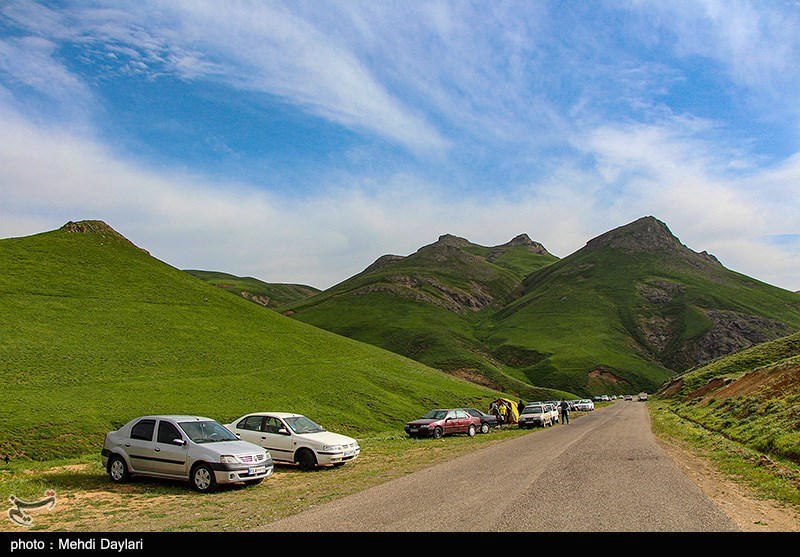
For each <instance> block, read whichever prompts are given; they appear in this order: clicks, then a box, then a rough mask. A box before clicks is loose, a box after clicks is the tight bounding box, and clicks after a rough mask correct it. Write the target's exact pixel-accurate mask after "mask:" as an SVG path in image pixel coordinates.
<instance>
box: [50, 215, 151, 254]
mask: <svg viewBox="0 0 800 557" xmlns="http://www.w3.org/2000/svg"><path fill="white" fill-rule="evenodd" d="M59 230H63V231H65V232H69V233H71V234H99V235H101V236H103V237H107V236H108V237H111V238H116V239H117V240H121V241H122V242H124V243H128V244H130V245H132V246H134V247H136V248H137V249H139V250H141V251H143V252H144V253H147V254H148V255H149V253H150V252H148V251H147V250H146V249H142V248H140V247H139V246H137V245H136V244H134V243H133V242H131V241H130V240H128V239H127V238H126V237H125V236H123V235H122V234H120V233H119V232H117V231H116V230H114V229H113V228H111V227H110V226H109V225H108V224H106V223H105V222H104V221H102V220H79V221H69V222H68V223H67V224H65V225H64V226H62V227H61V228H60V229H59Z"/></svg>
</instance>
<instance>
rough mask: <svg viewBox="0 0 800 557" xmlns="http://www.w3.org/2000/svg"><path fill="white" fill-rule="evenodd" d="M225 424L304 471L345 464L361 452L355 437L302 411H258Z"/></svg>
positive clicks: (273, 455)
mask: <svg viewBox="0 0 800 557" xmlns="http://www.w3.org/2000/svg"><path fill="white" fill-rule="evenodd" d="M225 427H227V428H228V429H230V430H231V431H232V432H233V433H235V434H236V435H238V436H239V437H241V439H243V440H244V441H249V442H251V443H255V444H257V445H260V446H261V447H263V448H265V449H267V450H268V451H269V452H270V454H271V455H272V458H273V459H275V461H278V462H288V463H297V464H299V465H300V468H301V469H302V470H311V469H312V468H314V467H315V466H327V465H332V466H341V465H342V464H344V463H346V462H348V461H351V460H354V459H355V458H357V457H358V455H359V454H360V453H361V447H359V446H358V441H356V440H355V439H353V438H352V437H347V436H344V435H340V434H338V433H332V432H330V431H326V430H325V429H324V428H323V427H322V426H320V425H319V424H316V423H314V422H313V421H312V420H310V419H309V418H307V417H305V416H303V415H301V414H292V413H290V412H254V413H252V414H247V415H245V416H242V417H241V418H239V419H238V420H234V421H233V422H231V423H230V424H227V425H226V426H225Z"/></svg>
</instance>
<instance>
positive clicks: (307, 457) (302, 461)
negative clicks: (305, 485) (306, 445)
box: [295, 449, 317, 471]
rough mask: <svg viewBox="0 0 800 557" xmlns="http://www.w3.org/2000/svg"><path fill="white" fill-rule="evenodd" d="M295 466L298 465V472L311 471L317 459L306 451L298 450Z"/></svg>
mask: <svg viewBox="0 0 800 557" xmlns="http://www.w3.org/2000/svg"><path fill="white" fill-rule="evenodd" d="M295 459H296V460H297V464H299V465H300V470H305V471H308V470H313V469H314V466H316V465H317V457H315V456H314V453H312V452H311V451H309V450H308V449H300V450H299V451H298V452H297V456H296V457H295Z"/></svg>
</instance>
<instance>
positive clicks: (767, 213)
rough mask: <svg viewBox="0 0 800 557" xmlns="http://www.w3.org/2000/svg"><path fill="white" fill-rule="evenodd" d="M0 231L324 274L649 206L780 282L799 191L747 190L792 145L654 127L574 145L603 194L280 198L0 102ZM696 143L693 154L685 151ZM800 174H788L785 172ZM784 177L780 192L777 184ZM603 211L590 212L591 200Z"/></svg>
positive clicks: (351, 191)
mask: <svg viewBox="0 0 800 557" xmlns="http://www.w3.org/2000/svg"><path fill="white" fill-rule="evenodd" d="M0 121H2V122H3V129H4V134H5V135H4V136H5V137H6V139H7V140H6V141H3V142H2V143H0V235H2V236H4V237H5V236H19V235H25V234H30V233H35V232H40V231H43V230H46V229H53V228H57V227H58V226H61V225H62V224H63V223H65V222H67V221H68V220H78V219H84V218H98V219H102V220H105V221H106V222H108V223H109V224H110V225H111V226H113V227H115V228H116V229H117V230H118V231H120V232H121V233H123V234H125V235H126V236H127V237H128V238H130V239H131V240H132V241H134V242H135V243H136V244H138V245H139V246H141V247H143V248H145V249H147V250H149V251H150V252H151V253H152V254H153V255H154V256H155V257H158V258H159V259H162V260H164V261H166V262H167V263H170V264H171V265H174V266H177V267H179V268H201V269H208V270H221V271H226V272H231V273H234V274H239V275H250V276H256V277H258V278H261V279H263V280H267V281H272V282H300V283H306V284H311V285H313V286H317V287H323V288H324V287H328V286H331V285H332V284H334V283H336V282H339V281H341V280H344V279H345V278H347V277H349V276H351V275H353V274H355V273H358V272H360V271H361V270H363V268H364V267H366V266H367V265H369V264H370V263H371V262H372V261H373V260H374V259H376V258H377V257H379V256H380V255H383V254H385V253H396V254H400V255H406V254H408V253H411V252H413V251H415V250H416V249H418V248H419V247H421V246H422V245H425V244H429V243H431V242H433V241H435V239H436V238H437V237H438V236H439V235H441V234H445V233H452V234H457V235H460V236H464V237H467V238H468V239H470V240H472V241H473V242H476V243H479V244H483V245H496V244H500V243H504V242H506V241H508V240H510V239H511V238H512V237H513V236H515V235H517V234H520V233H523V232H525V233H528V234H529V235H530V236H531V237H532V238H533V239H534V240H537V241H540V242H542V243H543V244H544V245H545V246H546V247H547V248H548V249H549V250H550V251H551V252H553V253H555V254H556V255H559V256H562V257H563V256H566V255H569V253H572V252H573V251H575V250H577V249H579V248H581V247H582V246H583V245H584V243H585V242H586V241H587V240H588V239H590V238H591V237H593V236H596V235H597V234H600V233H602V232H605V231H606V230H609V229H611V228H614V227H616V226H620V225H622V224H625V223H627V222H630V221H632V220H635V219H636V218H638V217H640V216H643V215H647V214H652V215H654V216H656V217H658V218H660V219H662V220H664V221H665V222H666V223H667V224H668V225H669V226H670V227H671V229H672V230H673V232H674V233H675V234H676V235H678V236H679V237H680V238H681V240H682V241H683V242H684V243H686V244H687V245H689V247H691V248H693V249H696V250H703V249H707V250H709V251H711V252H712V253H715V254H716V255H717V256H718V257H720V259H721V260H722V261H723V263H724V264H726V266H728V267H730V268H733V269H735V270H738V271H740V272H743V273H745V274H749V275H750V276H753V277H755V278H759V279H761V280H765V281H767V282H771V283H773V284H778V285H782V286H784V287H786V288H790V289H794V290H796V289H798V287H800V275H799V274H798V271H797V270H796V269H798V268H800V265H798V264H797V263H798V254H797V253H792V252H791V250H790V249H788V248H787V249H783V248H781V247H780V246H775V245H770V244H769V242H767V241H762V240H761V237H763V236H769V235H775V234H786V233H797V232H798V230H797V225H798V223H797V219H796V215H797V214H800V207H798V199H800V195H798V196H795V197H794V198H793V199H782V200H778V199H775V200H770V201H763V200H762V199H761V197H760V196H758V195H753V196H750V195H748V189H749V188H753V187H759V188H780V186H779V185H776V181H778V182H780V181H782V180H784V179H794V183H795V184H797V183H800V182H798V180H797V179H796V178H797V177H798V176H800V164H798V161H800V157H797V158H795V159H793V160H791V161H787V163H786V164H784V165H783V166H781V167H779V168H775V169H774V170H771V171H769V172H765V173H754V174H750V175H747V176H744V177H734V178H725V177H724V176H719V175H715V174H714V173H713V168H714V165H713V164H706V163H702V162H697V161H704V160H712V158H713V157H711V155H710V154H709V153H706V152H704V151H703V145H702V144H701V143H688V144H687V143H683V141H685V140H681V139H679V137H678V136H677V135H676V134H675V133H673V132H672V131H671V130H669V129H668V127H667V126H666V125H665V127H664V128H661V129H648V128H641V129H638V128H621V129H611V128H607V129H603V130H598V131H597V133H596V134H595V136H593V137H591V138H590V139H589V141H588V143H587V145H588V147H590V148H591V149H593V150H594V151H595V152H596V153H597V154H598V156H601V155H602V156H603V157H605V159H606V164H615V163H619V164H623V163H624V165H625V167H626V168H627V169H628V170H626V172H630V169H632V168H633V169H636V172H634V173H632V174H630V177H629V178H628V181H627V182H626V183H625V188H627V190H628V191H626V192H621V193H622V194H624V195H616V194H615V197H614V198H613V200H612V201H611V202H609V199H608V198H607V195H608V190H607V188H608V187H612V186H614V187H617V185H615V184H612V185H608V184H605V185H599V184H600V180H601V177H600V175H599V174H597V173H595V172H593V171H587V170H577V169H574V168H570V167H569V166H564V167H562V168H561V169H560V170H559V171H557V172H555V173H554V174H552V175H551V176H550V177H549V178H548V180H547V181H544V182H538V183H536V184H531V185H530V186H529V187H525V188H519V189H517V190H516V191H513V192H509V193H506V194H502V195H501V194H488V195H486V196H484V198H483V199H480V198H476V197H465V198H461V199H453V198H448V197H445V196H443V195H442V194H441V193H437V192H440V191H441V189H440V188H438V187H437V186H436V185H435V184H430V183H427V182H425V181H423V180H420V179H418V178H415V177H414V176H411V175H396V176H395V177H394V178H393V179H392V180H391V181H390V182H389V183H386V184H383V185H382V186H381V187H375V186H374V185H373V184H371V183H370V179H369V178H368V177H367V178H365V179H363V181H362V182H357V181H353V182H350V183H348V184H347V185H346V187H344V186H342V185H340V184H329V187H328V188H327V190H326V191H325V192H324V193H322V194H317V195H315V196H313V197H309V198H304V199H288V198H284V197H279V196H276V195H270V194H266V193H264V192H263V191H260V190H258V189H256V188H254V187H252V186H248V185H246V184H211V183H208V182H206V181H204V180H203V179H202V178H201V177H197V176H192V175H188V174H181V173H157V172H154V171H151V170H147V169H145V168H142V167H141V166H138V165H136V164H133V163H130V162H126V161H124V160H120V159H118V158H116V157H115V156H114V155H113V154H111V153H110V152H109V151H108V150H107V149H105V148H104V147H103V146H102V145H99V144H97V143H95V142H94V141H92V140H91V139H90V138H87V137H81V136H76V135H71V134H68V133H66V132H57V131H55V130H53V129H42V128H38V127H36V126H34V125H32V124H31V123H29V122H27V121H25V120H23V119H21V118H20V117H18V116H17V115H14V114H12V113H9V112H3V111H0ZM693 154H696V155H699V156H697V157H692V155H693ZM794 187H795V188H796V187H797V186H796V185H795V186H794ZM778 191H783V190H780V189H779V190H778ZM604 208H605V209H606V210H602V209H604Z"/></svg>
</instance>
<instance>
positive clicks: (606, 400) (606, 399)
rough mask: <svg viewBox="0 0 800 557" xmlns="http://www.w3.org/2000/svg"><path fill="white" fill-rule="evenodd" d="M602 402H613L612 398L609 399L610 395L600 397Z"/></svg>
mask: <svg viewBox="0 0 800 557" xmlns="http://www.w3.org/2000/svg"><path fill="white" fill-rule="evenodd" d="M600 400H602V401H603V402H609V401H610V400H611V397H609V396H608V395H603V396H601V397H600Z"/></svg>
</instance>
